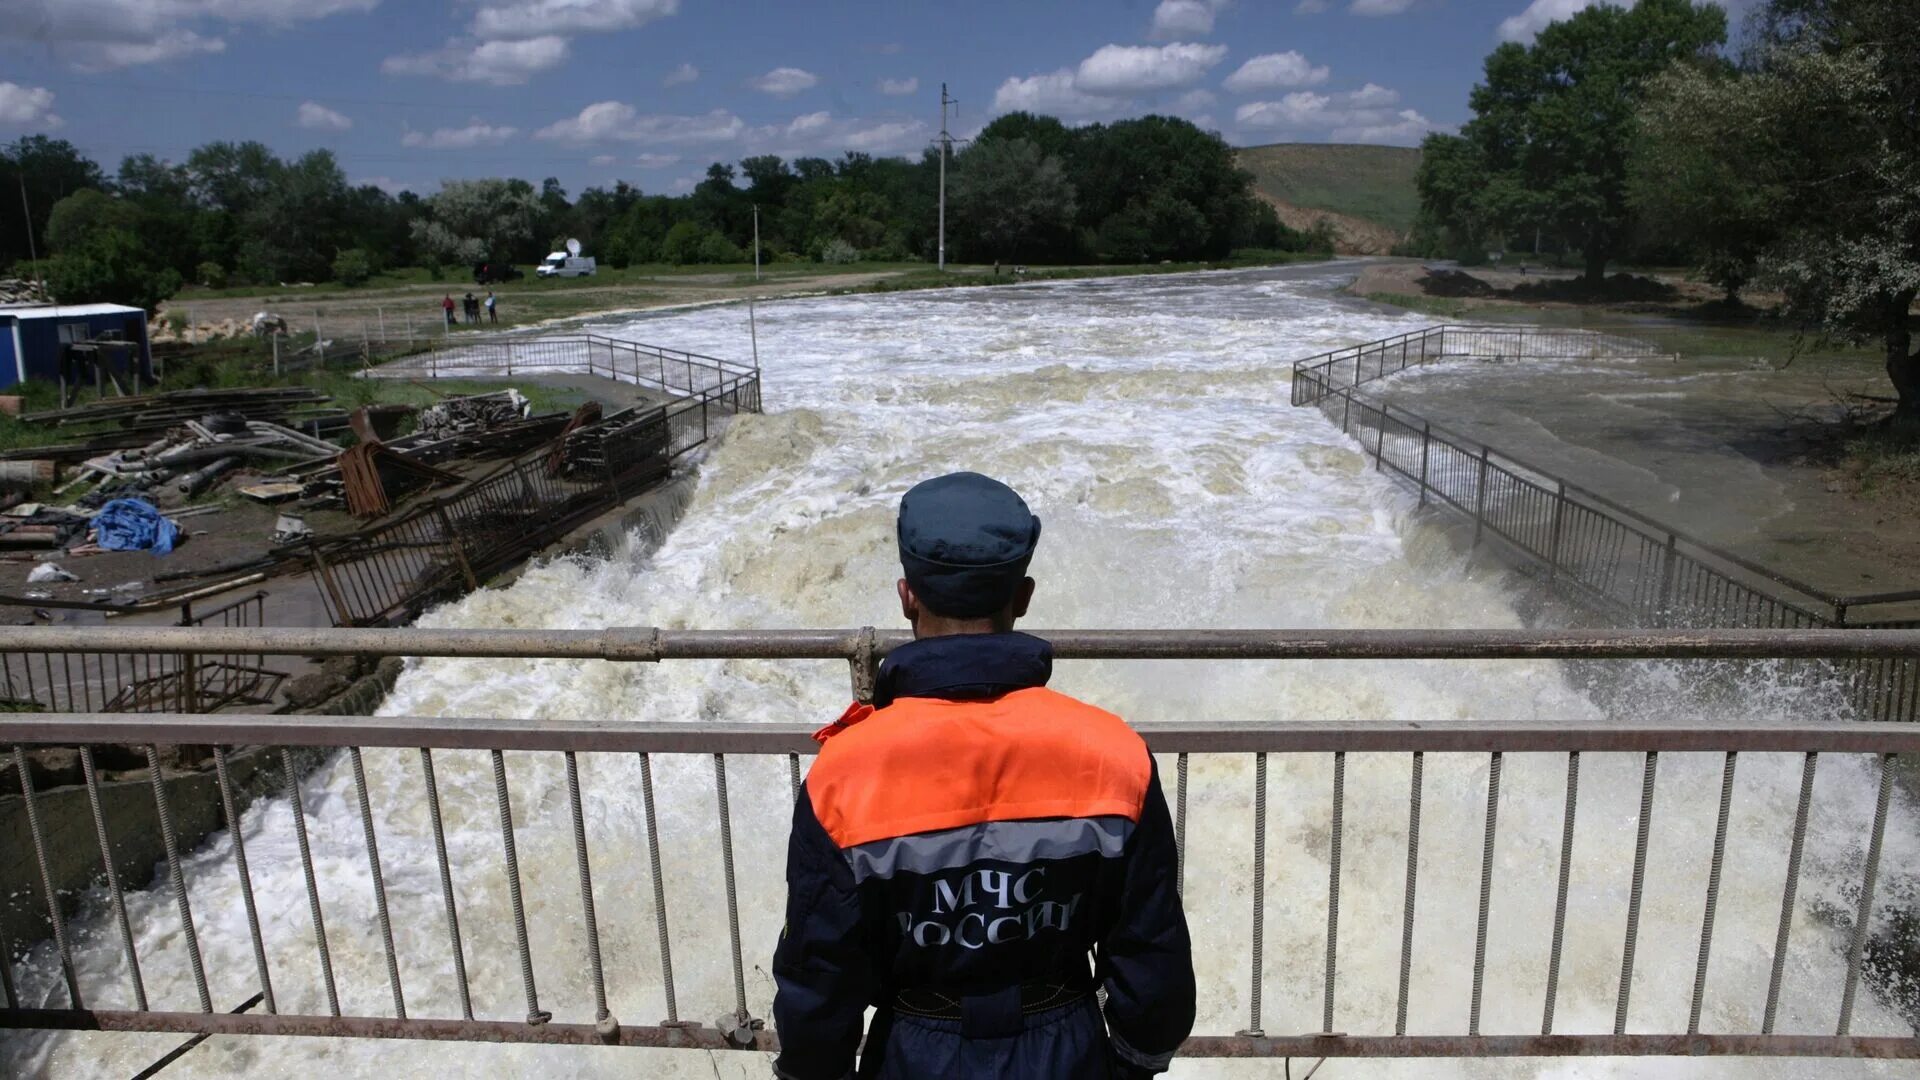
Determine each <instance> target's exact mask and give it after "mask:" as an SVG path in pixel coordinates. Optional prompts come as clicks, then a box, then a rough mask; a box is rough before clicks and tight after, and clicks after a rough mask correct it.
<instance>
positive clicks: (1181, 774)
mask: <svg viewBox="0 0 1920 1080" xmlns="http://www.w3.org/2000/svg"><path fill="white" fill-rule="evenodd" d="M1173 776H1174V780H1173V858H1174V875H1173V887H1174V891H1175V892H1177V893H1179V894H1180V895H1181V896H1185V895H1186V893H1187V755H1185V754H1181V755H1179V756H1178V757H1176V758H1174V761H1173Z"/></svg>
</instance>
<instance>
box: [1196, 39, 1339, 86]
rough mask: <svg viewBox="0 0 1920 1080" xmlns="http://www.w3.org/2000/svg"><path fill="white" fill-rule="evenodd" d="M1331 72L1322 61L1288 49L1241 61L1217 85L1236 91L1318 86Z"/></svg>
mask: <svg viewBox="0 0 1920 1080" xmlns="http://www.w3.org/2000/svg"><path fill="white" fill-rule="evenodd" d="M1331 74H1332V72H1331V71H1330V70H1329V69H1328V68H1327V66H1326V65H1325V64H1321V65H1319V66H1315V65H1314V64H1313V63H1312V62H1311V61H1309V60H1308V59H1307V58H1306V57H1305V56H1302V55H1301V54H1300V53H1298V52H1295V51H1293V50H1291V49H1289V50H1287V51H1286V52H1281V53H1265V54H1263V55H1261V56H1256V57H1254V58H1253V59H1251V60H1248V61H1247V62H1246V63H1244V64H1241V65H1240V68H1239V70H1237V71H1235V72H1234V73H1233V74H1231V75H1229V76H1227V81H1226V82H1225V83H1223V84H1221V85H1223V86H1225V87H1226V88H1227V89H1229V90H1231V91H1233V92H1234V93H1236V94H1249V93H1253V92H1255V91H1259V90H1284V89H1287V88H1289V87H1294V86H1318V85H1319V84H1321V83H1323V82H1326V81H1327V77H1328V76H1329V75H1331Z"/></svg>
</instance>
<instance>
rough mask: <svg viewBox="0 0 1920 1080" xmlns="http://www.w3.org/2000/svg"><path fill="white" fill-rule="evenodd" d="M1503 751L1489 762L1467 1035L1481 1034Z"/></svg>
mask: <svg viewBox="0 0 1920 1080" xmlns="http://www.w3.org/2000/svg"><path fill="white" fill-rule="evenodd" d="M1500 761H1501V751H1499V750H1495V751H1494V752H1493V753H1492V754H1490V755H1488V758H1487V827H1486V833H1485V838H1484V840H1483V841H1482V843H1481V852H1480V909H1479V910H1480V914H1479V922H1478V925H1477V927H1476V929H1475V930H1474V935H1473V998H1472V1001H1471V1003H1470V1004H1469V1006H1468V1009H1467V1034H1469V1035H1478V1034H1480V995H1481V991H1482V989H1484V987H1485V985H1486V979H1487V913H1488V910H1489V909H1490V908H1491V907H1492V903H1493V841H1494V831H1495V828H1496V826H1497V824H1498V821H1499V816H1500Z"/></svg>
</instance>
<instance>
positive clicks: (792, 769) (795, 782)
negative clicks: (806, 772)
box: [787, 754, 800, 802]
mask: <svg viewBox="0 0 1920 1080" xmlns="http://www.w3.org/2000/svg"><path fill="white" fill-rule="evenodd" d="M787 782H788V784H789V785H790V786H791V787H792V788H793V801H794V802H799V801H800V755H799V754H788V755H787Z"/></svg>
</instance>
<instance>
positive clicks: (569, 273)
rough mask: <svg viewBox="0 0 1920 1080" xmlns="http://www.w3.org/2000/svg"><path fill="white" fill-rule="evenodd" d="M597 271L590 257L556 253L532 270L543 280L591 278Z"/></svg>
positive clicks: (561, 252) (562, 252)
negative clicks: (551, 278)
mask: <svg viewBox="0 0 1920 1080" xmlns="http://www.w3.org/2000/svg"><path fill="white" fill-rule="evenodd" d="M597 269H599V267H598V266H597V265H595V263H594V261H593V257H592V256H580V255H569V254H567V253H566V252H564V251H556V252H554V253H553V254H551V255H549V256H547V258H546V261H545V262H543V263H541V264H540V266H539V267H538V268H537V269H535V270H534V274H535V275H536V276H539V277H543V278H550V277H592V276H593V274H594V271H596V270H597Z"/></svg>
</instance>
